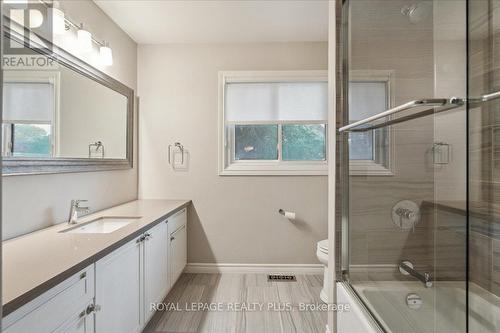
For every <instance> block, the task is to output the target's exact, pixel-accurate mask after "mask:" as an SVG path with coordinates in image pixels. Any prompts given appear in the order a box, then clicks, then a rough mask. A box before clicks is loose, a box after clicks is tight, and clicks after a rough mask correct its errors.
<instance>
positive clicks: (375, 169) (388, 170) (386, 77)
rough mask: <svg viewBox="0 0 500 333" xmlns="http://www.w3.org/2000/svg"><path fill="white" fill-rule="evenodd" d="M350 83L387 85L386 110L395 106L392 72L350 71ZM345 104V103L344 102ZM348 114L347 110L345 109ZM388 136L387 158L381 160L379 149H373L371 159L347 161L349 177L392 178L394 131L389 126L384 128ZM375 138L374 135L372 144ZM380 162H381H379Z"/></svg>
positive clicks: (375, 147)
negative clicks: (379, 83) (383, 83)
mask: <svg viewBox="0 0 500 333" xmlns="http://www.w3.org/2000/svg"><path fill="white" fill-rule="evenodd" d="M351 82H385V83H386V85H387V90H386V91H387V108H388V109H390V108H392V107H394V105H395V98H394V96H395V94H394V71H392V70H351V71H349V83H351ZM346 104H347V101H346ZM347 113H348V114H349V109H348V108H347ZM386 130H387V135H388V142H389V144H388V151H387V158H385V159H384V160H382V158H381V157H380V155H381V154H382V153H381V152H382V150H381V149H378V148H380V147H377V146H374V147H373V159H371V160H351V159H349V175H351V176H394V131H393V130H392V128H391V127H390V126H389V127H387V128H386ZM376 141H377V140H376V137H375V133H374V139H373V142H374V143H375V142H376ZM379 161H381V162H379Z"/></svg>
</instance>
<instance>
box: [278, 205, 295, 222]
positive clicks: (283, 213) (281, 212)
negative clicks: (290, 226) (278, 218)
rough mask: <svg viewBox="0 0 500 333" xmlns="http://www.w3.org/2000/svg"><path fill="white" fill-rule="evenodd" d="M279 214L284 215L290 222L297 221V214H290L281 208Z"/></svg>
mask: <svg viewBox="0 0 500 333" xmlns="http://www.w3.org/2000/svg"><path fill="white" fill-rule="evenodd" d="M278 213H280V214H281V215H283V216H284V217H286V218H287V219H289V220H295V213H294V212H288V211H286V210H284V209H281V208H280V209H279V210H278Z"/></svg>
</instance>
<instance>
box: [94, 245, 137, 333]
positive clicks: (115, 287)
mask: <svg viewBox="0 0 500 333" xmlns="http://www.w3.org/2000/svg"><path fill="white" fill-rule="evenodd" d="M142 255H143V253H142V242H141V241H140V238H139V239H137V240H132V241H130V242H129V243H127V244H125V245H123V246H122V247H120V248H118V249H117V250H115V251H114V252H112V253H110V254H108V255H107V256H106V257H104V258H102V259H100V260H99V261H98V262H96V267H95V272H96V283H95V290H96V293H95V303H96V310H97V311H96V314H95V329H96V332H102V333H128V332H131V333H132V332H140V331H141V328H142V324H143V319H142V318H143V317H142V306H141V305H142V304H143V303H142V291H141V283H142V273H143V271H142V267H141V265H142V258H141V256H142Z"/></svg>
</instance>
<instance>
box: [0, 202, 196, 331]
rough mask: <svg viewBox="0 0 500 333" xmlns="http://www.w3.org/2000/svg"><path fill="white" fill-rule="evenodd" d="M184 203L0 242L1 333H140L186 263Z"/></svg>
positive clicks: (144, 205)
mask: <svg viewBox="0 0 500 333" xmlns="http://www.w3.org/2000/svg"><path fill="white" fill-rule="evenodd" d="M189 204H190V201H183V200H137V201H132V202H129V203H126V204H123V205H120V206H116V207H113V208H110V209H106V210H104V211H101V212H98V213H95V214H91V215H89V216H86V217H85V218H84V219H82V220H81V221H80V222H79V223H78V224H77V225H68V224H67V223H62V224H59V225H56V226H54V227H51V228H47V229H44V230H40V231H37V232H34V233H32V234H28V235H25V236H21V237H18V238H14V239H11V240H8V241H5V242H4V243H3V272H4V275H3V281H2V283H3V290H4V294H3V300H2V304H3V309H4V313H3V315H4V318H3V332H9V333H13V332H85V333H87V332H107V333H108V332H120V333H125V332H140V331H141V330H142V329H143V328H144V327H145V326H146V324H147V322H148V321H149V320H150V319H151V317H152V315H153V314H154V310H153V308H152V307H151V304H152V303H157V302H161V301H162V300H163V299H164V297H165V296H166V295H167V293H168V291H169V290H170V288H171V287H172V286H173V284H174V283H175V282H176V280H177V279H178V277H179V276H180V274H181V273H182V271H183V270H184V267H185V265H186V262H187V238H186V236H187V234H186V222H187V220H186V218H187V213H186V210H187V206H188V205H189ZM119 221H122V223H121V224H120V225H118V228H117V223H118V222H119ZM108 222H109V223H112V224H113V226H112V227H110V228H108V227H101V225H105V224H106V223H108ZM96 226H98V227H96ZM89 228H90V230H91V232H88V230H89Z"/></svg>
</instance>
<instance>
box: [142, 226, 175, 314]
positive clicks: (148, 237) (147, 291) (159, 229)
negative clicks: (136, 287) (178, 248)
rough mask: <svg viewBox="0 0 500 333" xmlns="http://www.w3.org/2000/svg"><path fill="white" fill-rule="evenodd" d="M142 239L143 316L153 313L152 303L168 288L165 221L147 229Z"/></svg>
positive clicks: (167, 253) (166, 229)
mask: <svg viewBox="0 0 500 333" xmlns="http://www.w3.org/2000/svg"><path fill="white" fill-rule="evenodd" d="M144 235H145V239H144V242H143V243H144V281H145V283H144V317H145V322H148V321H149V319H150V318H151V316H152V315H153V314H154V308H153V307H152V306H151V304H152V303H160V302H162V301H163V299H164V298H165V296H167V293H168V291H169V289H170V278H169V274H168V273H169V272H168V271H169V269H168V264H169V260H168V258H169V246H168V224H167V221H164V222H161V223H159V224H157V225H156V226H155V227H153V228H152V229H150V230H149V231H147V232H146V233H145V234H144Z"/></svg>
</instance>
